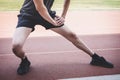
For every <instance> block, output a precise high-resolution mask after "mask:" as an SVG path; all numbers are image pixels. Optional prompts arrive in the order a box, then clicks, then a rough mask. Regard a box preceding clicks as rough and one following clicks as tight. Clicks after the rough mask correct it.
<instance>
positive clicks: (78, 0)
mask: <svg viewBox="0 0 120 80" xmlns="http://www.w3.org/2000/svg"><path fill="white" fill-rule="evenodd" d="M23 1H24V0H0V11H17V10H19V9H20V7H21V5H22V4H23ZM63 2H64V0H55V3H56V4H55V5H54V7H53V8H54V9H57V10H60V9H61V4H62V3H63ZM111 8H112V9H116V8H120V0H71V5H70V9H71V10H78V9H111Z"/></svg>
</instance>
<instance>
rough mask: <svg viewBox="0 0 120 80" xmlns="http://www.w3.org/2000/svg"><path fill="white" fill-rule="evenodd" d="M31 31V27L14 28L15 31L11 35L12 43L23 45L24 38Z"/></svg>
mask: <svg viewBox="0 0 120 80" xmlns="http://www.w3.org/2000/svg"><path fill="white" fill-rule="evenodd" d="M31 31H32V28H27V27H19V28H16V30H15V33H14V35H13V44H14V45H21V46H23V44H24V42H25V40H26V39H27V37H28V36H29V34H30V33H31Z"/></svg>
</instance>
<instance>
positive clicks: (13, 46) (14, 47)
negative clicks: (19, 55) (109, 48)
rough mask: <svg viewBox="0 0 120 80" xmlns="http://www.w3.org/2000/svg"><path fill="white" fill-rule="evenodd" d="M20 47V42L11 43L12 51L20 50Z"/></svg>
mask: <svg viewBox="0 0 120 80" xmlns="http://www.w3.org/2000/svg"><path fill="white" fill-rule="evenodd" d="M21 48H22V46H21V45H20V44H13V45H12V51H13V52H14V53H16V52H18V51H20V50H21Z"/></svg>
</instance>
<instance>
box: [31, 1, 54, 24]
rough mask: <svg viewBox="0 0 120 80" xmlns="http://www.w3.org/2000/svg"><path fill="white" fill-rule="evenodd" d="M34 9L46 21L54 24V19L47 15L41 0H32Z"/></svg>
mask: <svg viewBox="0 0 120 80" xmlns="http://www.w3.org/2000/svg"><path fill="white" fill-rule="evenodd" d="M33 1H34V4H35V7H36V10H37V11H38V13H39V14H40V15H41V16H42V17H43V18H44V19H45V20H46V21H48V22H50V23H51V24H54V25H55V21H54V20H53V19H52V18H51V16H50V15H49V13H48V11H47V9H46V7H45V6H44V3H43V0H33Z"/></svg>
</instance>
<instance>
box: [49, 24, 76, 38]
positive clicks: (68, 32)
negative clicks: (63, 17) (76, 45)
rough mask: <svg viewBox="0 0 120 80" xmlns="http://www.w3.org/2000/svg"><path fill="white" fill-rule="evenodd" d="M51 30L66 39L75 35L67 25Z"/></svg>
mask: <svg viewBox="0 0 120 80" xmlns="http://www.w3.org/2000/svg"><path fill="white" fill-rule="evenodd" d="M50 30H52V31H54V32H56V33H58V34H60V35H62V36H64V37H67V36H69V35H72V34H74V33H73V32H72V31H71V30H70V29H69V28H67V26H66V25H64V26H62V27H59V28H51V29H50Z"/></svg>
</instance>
